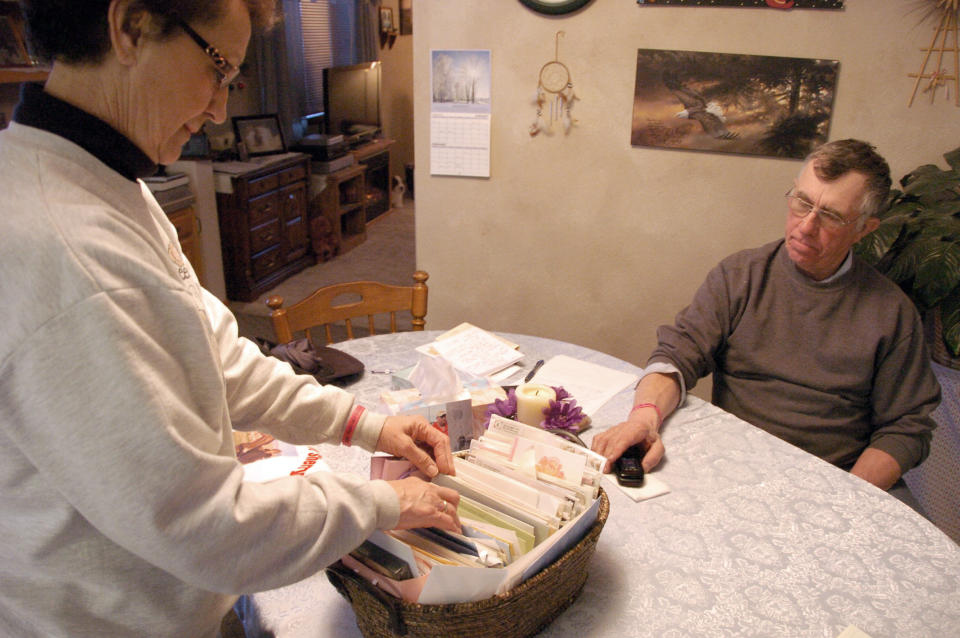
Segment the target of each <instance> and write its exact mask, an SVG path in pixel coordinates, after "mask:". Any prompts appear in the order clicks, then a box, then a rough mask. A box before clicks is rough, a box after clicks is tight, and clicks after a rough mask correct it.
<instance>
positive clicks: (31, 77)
mask: <svg viewBox="0 0 960 638" xmlns="http://www.w3.org/2000/svg"><path fill="white" fill-rule="evenodd" d="M49 73H50V69H48V68H47V67H43V66H0V84H19V83H20V82H46V80H47V75H49Z"/></svg>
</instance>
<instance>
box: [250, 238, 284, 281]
mask: <svg viewBox="0 0 960 638" xmlns="http://www.w3.org/2000/svg"><path fill="white" fill-rule="evenodd" d="M280 265H281V261H280V247H279V246H274V247H273V248H270V249H268V250H265V251H264V252H262V253H260V254H259V255H254V256H253V259H251V260H250V269H251V271H252V274H253V278H254V279H261V278H263V277H266V276H267V275H269V274H270V273H272V272H273V271H274V270H276V269H277V268H279V267H280Z"/></svg>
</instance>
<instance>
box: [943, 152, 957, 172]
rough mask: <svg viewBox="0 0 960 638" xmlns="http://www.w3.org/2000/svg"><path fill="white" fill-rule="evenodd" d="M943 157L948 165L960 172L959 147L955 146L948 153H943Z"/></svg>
mask: <svg viewBox="0 0 960 638" xmlns="http://www.w3.org/2000/svg"><path fill="white" fill-rule="evenodd" d="M943 159H945V160H947V164H949V165H950V167H951V168H952V169H953V170H955V171H957V172H958V173H960V148H955V149H953V150H952V151H950V152H949V153H944V154H943Z"/></svg>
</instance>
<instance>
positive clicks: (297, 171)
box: [277, 164, 307, 186]
mask: <svg viewBox="0 0 960 638" xmlns="http://www.w3.org/2000/svg"><path fill="white" fill-rule="evenodd" d="M306 176H307V165H306V164H298V165H296V166H291V167H290V168H288V169H285V170H283V171H280V172H279V173H277V181H278V182H279V183H278V184H277V185H278V186H283V185H285V184H289V183H290V182H295V181H297V180H298V179H304V178H305V177H306Z"/></svg>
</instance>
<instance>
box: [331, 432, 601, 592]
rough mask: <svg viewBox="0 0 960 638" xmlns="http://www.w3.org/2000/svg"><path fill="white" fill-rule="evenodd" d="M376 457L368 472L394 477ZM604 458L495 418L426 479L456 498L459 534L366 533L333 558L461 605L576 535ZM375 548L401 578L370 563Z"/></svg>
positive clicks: (389, 464) (512, 579)
mask: <svg viewBox="0 0 960 638" xmlns="http://www.w3.org/2000/svg"><path fill="white" fill-rule="evenodd" d="M375 460H379V462H376V463H371V478H390V477H396V475H397V471H399V470H401V469H403V467H402V465H401V464H404V463H408V462H406V461H404V460H402V459H393V458H390V459H377V458H376V457H375ZM605 462H606V459H604V457H602V456H600V455H599V454H596V453H594V452H591V451H590V450H588V449H586V448H584V447H581V446H578V445H575V444H573V443H570V442H569V441H567V440H566V439H563V438H561V437H559V436H556V435H554V434H551V433H550V432H548V431H545V430H541V429H540V428H535V427H531V426H528V425H524V424H522V423H519V422H517V421H512V420H510V419H506V418H503V417H499V416H496V415H494V416H493V417H492V418H491V420H490V425H489V427H488V429H487V430H486V432H484V433H483V435H482V436H481V437H480V438H479V439H474V440H473V441H471V446H470V448H469V449H468V450H464V451H461V452H458V453H457V454H456V455H455V456H454V465H455V469H456V475H455V476H449V475H446V474H440V475H438V476H436V477H434V478H433V481H434V482H435V483H437V484H438V485H443V486H446V487H450V488H452V489H454V490H456V491H457V492H458V493H459V494H460V503H459V505H458V507H457V514H458V516H459V518H460V522H461V523H462V525H463V527H462V530H461V533H460V534H453V533H450V532H446V531H443V530H440V529H437V528H430V529H427V530H391V531H388V532H386V533H383V532H375V533H374V534H373V535H372V536H371V537H370V538H369V540H368V543H370V544H372V545H375V546H376V547H368V548H367V549H370V550H371V552H369V553H368V554H367V555H362V556H361V555H359V554H357V553H356V552H354V553H351V554H350V555H348V556H345V557H344V558H343V559H342V560H343V562H344V563H345V564H346V565H347V566H348V567H350V568H352V569H354V570H355V571H356V572H358V573H359V574H361V575H363V576H365V577H367V578H368V579H370V580H371V581H372V582H374V583H375V584H377V585H378V586H380V587H381V588H382V589H385V590H386V591H388V592H390V593H391V594H393V595H395V596H398V597H400V598H402V599H404V600H407V601H411V602H413V601H417V602H421V603H426V604H439V603H449V602H469V601H473V600H481V599H483V598H485V597H488V596H491V595H493V594H494V593H496V592H501V593H502V592H503V591H506V590H507V589H509V588H510V587H513V586H515V585H516V584H518V583H519V582H522V581H523V580H524V579H525V578H527V577H529V576H530V575H532V574H535V573H536V572H537V571H539V570H541V569H543V568H544V567H546V566H547V565H549V564H550V563H551V562H553V561H554V560H556V558H557V557H559V555H560V554H561V553H562V552H564V551H566V550H567V549H569V548H570V547H572V545H573V544H575V543H576V542H577V541H578V540H579V539H580V538H582V537H583V534H585V533H586V530H587V529H588V528H589V526H590V525H591V524H592V523H593V521H595V520H596V518H597V511H598V509H599V508H598V502H599V501H598V496H599V486H600V477H601V474H600V469H601V468H602V467H603V464H604V463H605ZM406 471H407V470H404V472H406ZM378 548H379V549H378ZM380 550H383V551H385V552H387V553H389V554H390V555H392V556H394V557H396V558H399V559H400V560H401V561H402V562H403V563H406V564H407V565H408V566H409V571H407V575H406V576H405V577H403V578H399V579H398V578H397V576H395V575H394V576H392V577H391V574H399V572H398V571H397V570H393V571H392V572H391V571H389V570H388V569H386V568H387V567H388V566H387V565H381V564H380V563H383V562H386V561H377V560H376V559H375V557H374V553H375V552H377V551H380ZM477 567H480V568H482V569H476V568H477ZM464 568H467V569H466V571H463V570H464Z"/></svg>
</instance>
